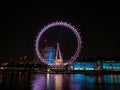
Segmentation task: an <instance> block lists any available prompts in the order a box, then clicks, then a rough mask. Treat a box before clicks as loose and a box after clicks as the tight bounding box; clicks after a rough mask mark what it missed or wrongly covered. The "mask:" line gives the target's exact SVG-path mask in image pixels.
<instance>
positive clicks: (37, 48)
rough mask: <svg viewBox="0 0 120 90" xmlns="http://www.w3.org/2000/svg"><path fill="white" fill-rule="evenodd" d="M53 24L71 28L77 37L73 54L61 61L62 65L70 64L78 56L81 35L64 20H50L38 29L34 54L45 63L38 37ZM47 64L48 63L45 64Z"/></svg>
mask: <svg viewBox="0 0 120 90" xmlns="http://www.w3.org/2000/svg"><path fill="white" fill-rule="evenodd" d="M55 26H62V27H66V28H68V29H69V30H71V31H72V32H73V33H74V35H75V37H76V39H77V49H76V51H75V54H74V55H73V56H72V57H71V58H70V59H69V60H68V61H67V62H65V63H63V65H64V66H65V65H68V64H71V63H72V62H73V61H75V60H76V58H77V57H78V56H79V53H80V52H81V48H82V46H81V43H82V41H81V37H80V33H78V31H77V29H76V28H75V27H74V26H72V25H71V24H68V23H66V22H58V21H57V22H52V23H50V24H48V25H47V26H45V27H44V28H42V29H41V30H40V32H39V33H38V36H37V38H36V41H35V51H36V54H37V56H38V58H39V59H40V60H41V61H42V62H43V63H44V64H47V62H46V61H45V59H44V58H43V57H42V55H41V53H40V50H39V42H40V39H41V36H42V35H43V34H44V32H45V31H47V30H49V28H51V27H55ZM47 65H48V64H47Z"/></svg>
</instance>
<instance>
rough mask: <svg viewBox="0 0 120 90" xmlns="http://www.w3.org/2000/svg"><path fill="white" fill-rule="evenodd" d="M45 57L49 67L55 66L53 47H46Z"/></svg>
mask: <svg viewBox="0 0 120 90" xmlns="http://www.w3.org/2000/svg"><path fill="white" fill-rule="evenodd" d="M43 57H44V59H45V61H46V62H47V64H48V65H53V60H54V48H53V47H45V48H44V54H43Z"/></svg>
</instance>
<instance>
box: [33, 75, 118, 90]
mask: <svg viewBox="0 0 120 90" xmlns="http://www.w3.org/2000/svg"><path fill="white" fill-rule="evenodd" d="M119 85H120V75H103V76H100V75H83V74H35V75H33V79H32V89H33V90H96V89H97V90H104V89H109V90H114V89H115V90H119Z"/></svg>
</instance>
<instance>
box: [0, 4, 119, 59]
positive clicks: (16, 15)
mask: <svg viewBox="0 0 120 90" xmlns="http://www.w3.org/2000/svg"><path fill="white" fill-rule="evenodd" d="M6 8H7V9H5V10H3V12H4V13H3V14H2V16H1V18H2V21H3V22H2V24H1V25H2V27H1V28H0V37H1V38H0V58H18V57H20V56H25V55H27V56H28V57H30V58H32V57H33V55H34V40H35V38H36V35H37V33H38V32H39V31H40V29H41V28H42V27H43V26H44V25H47V24H48V23H51V22H52V21H67V22H69V23H71V24H72V25H74V26H75V27H76V28H78V30H79V32H81V35H82V41H83V48H82V52H81V54H80V55H83V56H88V57H93V56H106V57H107V56H120V48H119V46H120V40H119V39H120V27H119V25H120V15H119V10H117V9H116V8H113V7H112V6H110V7H109V6H106V7H104V8H98V7H97V4H96V3H89V2H88V3H87V4H85V3H84V5H82V4H81V3H80V4H79V3H78V4H72V3H71V4H56V3H54V4H32V2H31V3H30V5H29V4H24V3H22V4H19V3H17V4H11V5H8V6H7V7H6Z"/></svg>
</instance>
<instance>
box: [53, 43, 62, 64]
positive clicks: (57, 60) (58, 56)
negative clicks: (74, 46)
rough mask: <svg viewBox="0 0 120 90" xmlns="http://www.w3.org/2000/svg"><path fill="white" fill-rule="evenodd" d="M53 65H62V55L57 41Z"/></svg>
mask: <svg viewBox="0 0 120 90" xmlns="http://www.w3.org/2000/svg"><path fill="white" fill-rule="evenodd" d="M54 65H55V66H60V65H63V60H62V55H61V52H60V47H59V43H57V50H56V57H55V60H54Z"/></svg>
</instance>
